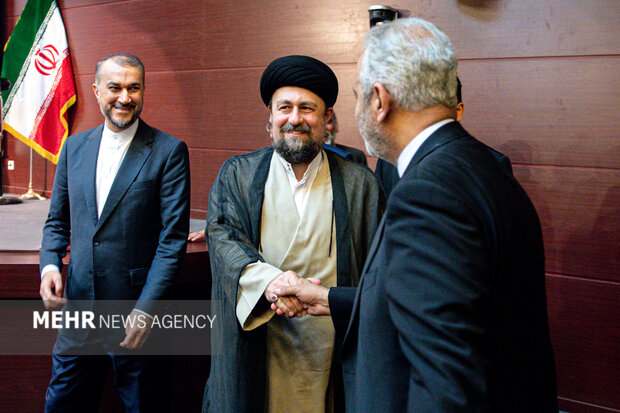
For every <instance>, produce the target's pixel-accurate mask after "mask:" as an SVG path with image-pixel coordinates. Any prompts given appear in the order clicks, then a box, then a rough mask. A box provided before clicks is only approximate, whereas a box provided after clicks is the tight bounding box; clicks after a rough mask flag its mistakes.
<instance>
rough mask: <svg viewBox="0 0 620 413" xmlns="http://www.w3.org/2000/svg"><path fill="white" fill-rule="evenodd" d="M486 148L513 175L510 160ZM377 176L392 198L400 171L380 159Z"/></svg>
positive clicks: (387, 194)
mask: <svg viewBox="0 0 620 413" xmlns="http://www.w3.org/2000/svg"><path fill="white" fill-rule="evenodd" d="M481 143H482V142H481ZM483 145H484V144H483ZM484 146H485V147H486V148H487V149H488V150H489V151H490V152H491V153H492V154H493V156H495V159H497V161H498V162H499V164H500V165H501V167H502V169H503V170H504V171H505V172H506V173H509V174H510V175H512V163H510V158H508V157H507V156H506V155H504V154H503V153H501V152H499V151H496V150H495V149H493V148H491V147H490V146H487V145H484ZM375 175H377V178H379V181H380V182H381V186H383V192H385V197H386V198H388V197H389V196H390V192H392V188H394V186H395V185H396V183H397V182H398V179H399V177H398V169H396V167H395V166H394V165H392V164H391V163H389V162H388V161H385V160H383V159H381V158H379V159H377V166H376V168H375Z"/></svg>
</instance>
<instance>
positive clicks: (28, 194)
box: [19, 146, 47, 201]
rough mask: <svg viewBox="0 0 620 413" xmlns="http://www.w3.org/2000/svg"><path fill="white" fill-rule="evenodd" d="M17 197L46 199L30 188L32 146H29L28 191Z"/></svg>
mask: <svg viewBox="0 0 620 413" xmlns="http://www.w3.org/2000/svg"><path fill="white" fill-rule="evenodd" d="M19 199H38V200H39V201H44V200H46V199H47V198H45V197H44V196H41V195H39V194H37V193H36V192H34V191H33V189H32V146H31V147H30V182H29V183H28V192H26V193H25V194H22V195H21V196H20V197H19Z"/></svg>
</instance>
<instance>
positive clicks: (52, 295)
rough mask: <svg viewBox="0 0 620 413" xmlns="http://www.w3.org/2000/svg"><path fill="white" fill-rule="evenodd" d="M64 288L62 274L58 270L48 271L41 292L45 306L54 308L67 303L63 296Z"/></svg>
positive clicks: (44, 276) (50, 308) (42, 280)
mask: <svg viewBox="0 0 620 413" xmlns="http://www.w3.org/2000/svg"><path fill="white" fill-rule="evenodd" d="M63 289H64V286H63V285H62V275H60V273H59V272H58V271H48V272H46V273H45V274H44V275H43V278H42V279H41V289H40V290H39V294H40V295H41V298H42V299H43V305H44V306H45V308H47V309H48V310H53V309H55V308H60V307H62V306H63V305H65V303H66V302H67V300H66V299H64V298H62V292H63Z"/></svg>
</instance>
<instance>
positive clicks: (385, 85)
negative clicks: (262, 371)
mask: <svg viewBox="0 0 620 413" xmlns="http://www.w3.org/2000/svg"><path fill="white" fill-rule="evenodd" d="M456 68H457V60H456V56H455V55H454V52H453V49H452V45H451V43H450V41H449V39H448V38H447V37H446V36H445V34H443V33H442V32H441V31H439V30H438V29H437V28H436V27H435V26H434V25H432V24H431V23H428V22H426V21H424V20H421V19H413V18H410V19H402V20H397V21H395V22H391V23H388V24H384V25H381V26H377V27H375V28H373V29H371V31H370V32H369V34H368V36H367V39H366V43H365V48H364V52H363V54H362V56H361V58H360V60H359V62H358V71H359V72H358V73H359V76H358V81H357V83H356V85H355V91H356V98H357V105H356V118H357V121H358V125H359V127H360V132H361V134H362V137H363V138H364V141H365V143H366V147H367V149H368V151H369V153H371V154H373V155H375V156H379V157H381V158H383V159H386V160H388V161H390V162H391V163H393V164H396V165H397V166H398V172H399V174H400V175H401V180H400V181H399V183H398V185H397V186H396V187H394V189H393V191H392V194H391V196H390V200H389V201H388V205H387V210H386V212H385V215H384V217H383V220H382V223H381V224H380V226H379V228H378V230H377V233H376V234H375V238H374V240H373V244H372V246H371V249H370V252H369V254H368V257H367V261H366V265H365V267H364V271H363V275H362V279H361V281H360V284H359V286H358V287H357V288H333V287H332V288H331V289H326V288H323V287H321V286H317V285H315V284H312V283H310V282H309V281H308V280H300V281H299V282H298V283H297V284H296V285H295V286H291V287H283V288H281V289H280V290H279V291H276V293H277V294H278V295H279V296H282V295H296V296H297V297H298V298H299V299H300V300H301V301H302V302H304V303H305V307H306V308H305V310H306V311H308V312H309V313H310V314H315V315H319V314H331V316H332V319H333V322H334V325H335V326H336V330H337V333H340V334H342V332H343V331H346V334H345V336H344V343H343V348H342V360H343V373H344V382H345V390H346V406H347V411H350V412H371V411H381V412H404V411H409V412H471V411H476V412H478V411H484V412H486V411H492V412H538V411H544V412H552V411H553V412H557V401H556V389H555V368H554V361H553V353H552V349H551V344H550V339H549V329H548V322H547V313H546V298H545V273H544V271H545V267H544V250H543V243H542V234H541V227H540V223H539V220H538V216H537V214H536V211H535V210H534V207H533V205H532V203H531V202H530V200H529V198H528V196H527V194H526V193H525V191H524V190H523V189H522V188H521V186H520V185H519V183H518V182H517V181H516V180H515V179H514V178H513V177H512V176H511V175H510V174H507V173H505V172H504V171H503V170H502V168H501V166H500V164H499V163H498V162H497V160H496V159H495V158H494V156H493V155H492V154H491V153H490V152H489V151H488V150H487V148H486V147H485V146H484V145H483V144H482V143H481V142H479V141H477V140H476V139H474V138H473V137H472V136H470V135H469V134H468V133H467V132H466V131H465V130H464V129H463V127H462V126H461V125H460V124H459V123H458V122H456V121H455V120H454V116H455V108H456V105H457V99H456Z"/></svg>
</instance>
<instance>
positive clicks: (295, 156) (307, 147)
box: [273, 138, 321, 164]
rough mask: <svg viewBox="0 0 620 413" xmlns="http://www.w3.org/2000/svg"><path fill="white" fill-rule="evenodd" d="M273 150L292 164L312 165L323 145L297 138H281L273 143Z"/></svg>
mask: <svg viewBox="0 0 620 413" xmlns="http://www.w3.org/2000/svg"><path fill="white" fill-rule="evenodd" d="M273 149H274V150H275V151H276V152H277V153H279V154H280V156H281V157H282V158H284V160H285V161H287V162H288V163H290V164H300V163H310V162H312V160H313V159H314V158H315V157H316V156H317V155H318V153H319V152H320V151H321V145H319V144H318V143H316V142H315V141H314V140H312V139H309V140H307V141H301V140H300V139H295V138H280V140H279V141H277V142H274V143H273Z"/></svg>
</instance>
